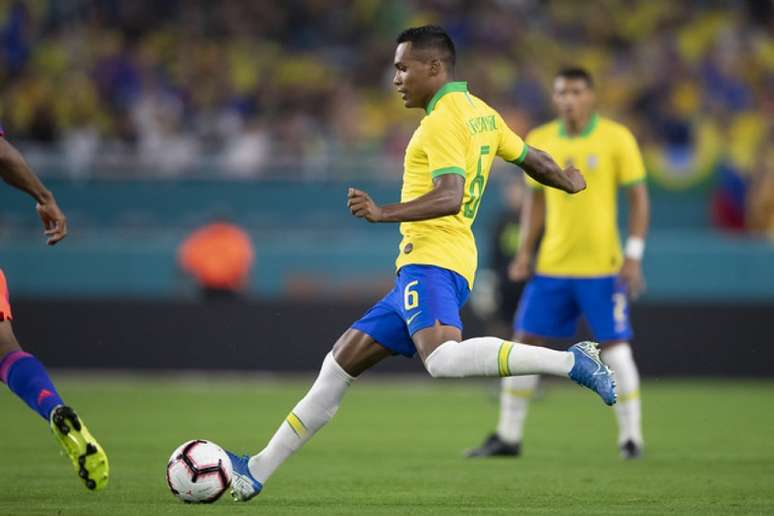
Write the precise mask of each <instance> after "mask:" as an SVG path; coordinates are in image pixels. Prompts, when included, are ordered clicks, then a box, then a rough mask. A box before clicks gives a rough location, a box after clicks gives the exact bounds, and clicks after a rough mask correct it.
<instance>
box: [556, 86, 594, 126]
mask: <svg viewBox="0 0 774 516" xmlns="http://www.w3.org/2000/svg"><path fill="white" fill-rule="evenodd" d="M554 104H556V110H557V111H558V112H559V116H560V117H562V118H563V119H565V120H571V121H573V122H578V121H581V120H585V119H586V118H587V117H588V116H589V115H590V114H591V110H592V109H594V91H593V90H592V89H591V88H589V85H588V84H587V83H586V81H584V80H583V79H567V78H565V77H557V78H556V80H555V81H554Z"/></svg>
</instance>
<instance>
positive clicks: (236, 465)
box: [226, 450, 263, 502]
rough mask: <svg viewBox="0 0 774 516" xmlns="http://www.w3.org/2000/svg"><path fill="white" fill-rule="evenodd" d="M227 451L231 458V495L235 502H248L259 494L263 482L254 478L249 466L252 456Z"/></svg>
mask: <svg viewBox="0 0 774 516" xmlns="http://www.w3.org/2000/svg"><path fill="white" fill-rule="evenodd" d="M226 453H227V454H228V458H229V459H231V497H232V498H233V499H234V501H235V502H247V501H249V500H250V499H251V498H254V497H255V496H258V494H259V493H260V492H261V489H263V484H261V483H260V482H258V481H257V480H256V479H254V478H253V475H252V473H250V468H248V467H247V462H248V461H249V460H250V456H249V455H241V456H240V455H237V454H235V453H231V452H230V451H228V450H226Z"/></svg>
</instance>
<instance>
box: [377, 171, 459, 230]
mask: <svg viewBox="0 0 774 516" xmlns="http://www.w3.org/2000/svg"><path fill="white" fill-rule="evenodd" d="M433 186H434V187H433V189H432V190H431V191H429V192H428V193H426V194H425V195H423V196H421V197H417V198H416V199H414V200H411V201H408V202H403V203H399V204H388V205H386V206H382V208H381V212H382V213H381V217H380V220H379V221H378V222H414V221H417V220H428V219H435V218H438V217H445V216H447V215H456V214H457V213H459V212H460V208H461V207H462V197H463V192H464V186H465V178H464V177H462V176H461V175H459V174H444V175H442V176H438V177H437V178H436V179H434V180H433Z"/></svg>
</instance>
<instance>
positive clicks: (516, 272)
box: [508, 252, 532, 281]
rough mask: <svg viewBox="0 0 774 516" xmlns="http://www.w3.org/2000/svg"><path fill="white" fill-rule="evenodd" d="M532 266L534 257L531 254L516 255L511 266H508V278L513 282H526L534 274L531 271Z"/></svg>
mask: <svg viewBox="0 0 774 516" xmlns="http://www.w3.org/2000/svg"><path fill="white" fill-rule="evenodd" d="M531 265H532V257H531V256H530V255H529V253H526V252H519V253H516V256H514V258H513V260H511V264H510V265H509V266H508V278H510V280H511V281H525V280H526V279H527V278H529V275H530V273H531V272H532V271H531V270H530V267H531Z"/></svg>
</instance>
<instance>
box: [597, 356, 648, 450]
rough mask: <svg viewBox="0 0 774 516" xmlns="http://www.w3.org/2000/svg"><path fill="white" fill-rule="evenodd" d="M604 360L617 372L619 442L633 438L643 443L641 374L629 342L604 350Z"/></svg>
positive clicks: (616, 409)
mask: <svg viewBox="0 0 774 516" xmlns="http://www.w3.org/2000/svg"><path fill="white" fill-rule="evenodd" d="M602 360H603V361H604V362H605V363H606V364H607V365H608V366H610V369H612V370H613V371H614V372H615V381H616V384H617V389H618V402H617V403H616V404H615V407H614V408H615V415H616V418H617V419H618V444H619V445H620V444H623V443H624V442H625V441H627V440H629V439H631V440H633V441H634V442H635V443H636V444H640V445H641V444H642V443H643V439H642V424H641V422H640V375H639V373H638V372H637V365H636V364H635V363H634V357H633V356H632V348H631V346H629V344H627V343H624V344H616V345H614V346H611V347H610V348H605V349H603V350H602Z"/></svg>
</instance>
